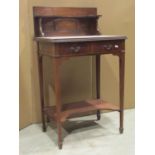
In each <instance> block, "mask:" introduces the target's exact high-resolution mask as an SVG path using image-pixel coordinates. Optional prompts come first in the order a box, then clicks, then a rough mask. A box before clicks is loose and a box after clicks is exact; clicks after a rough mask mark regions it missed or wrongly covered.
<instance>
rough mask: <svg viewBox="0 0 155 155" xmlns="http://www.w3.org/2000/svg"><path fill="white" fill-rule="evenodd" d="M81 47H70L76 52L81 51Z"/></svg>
mask: <svg viewBox="0 0 155 155" xmlns="http://www.w3.org/2000/svg"><path fill="white" fill-rule="evenodd" d="M80 49H81V47H80V46H76V47H73V46H72V47H70V50H71V51H73V52H75V53H78V52H79V51H80Z"/></svg>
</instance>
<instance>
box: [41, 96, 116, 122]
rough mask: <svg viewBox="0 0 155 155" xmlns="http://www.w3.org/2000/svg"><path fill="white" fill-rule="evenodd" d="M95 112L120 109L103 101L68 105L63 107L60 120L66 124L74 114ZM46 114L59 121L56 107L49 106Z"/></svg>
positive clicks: (88, 101) (45, 109)
mask: <svg viewBox="0 0 155 155" xmlns="http://www.w3.org/2000/svg"><path fill="white" fill-rule="evenodd" d="M95 110H113V111H119V107H118V106H116V105H114V104H111V103H108V102H106V101H103V100H101V99H96V100H85V101H81V102H75V103H68V104H64V105H63V106H62V111H61V114H60V120H61V122H64V121H65V120H66V119H67V118H69V117H71V116H72V115H74V114H80V113H85V112H90V111H95ZM44 112H45V114H46V115H47V116H48V117H49V118H50V119H54V120H57V117H58V115H57V113H56V106H47V107H45V108H44Z"/></svg>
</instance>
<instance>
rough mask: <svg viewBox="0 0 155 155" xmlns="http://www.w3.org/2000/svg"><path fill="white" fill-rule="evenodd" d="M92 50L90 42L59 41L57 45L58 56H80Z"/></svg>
mask: <svg viewBox="0 0 155 155" xmlns="http://www.w3.org/2000/svg"><path fill="white" fill-rule="evenodd" d="M89 52H90V44H89V43H59V44H57V45H56V55H57V56H76V55H77V56H79V55H86V54H88V53H89Z"/></svg>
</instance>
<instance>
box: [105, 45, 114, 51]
mask: <svg viewBox="0 0 155 155" xmlns="http://www.w3.org/2000/svg"><path fill="white" fill-rule="evenodd" d="M103 47H104V48H105V49H106V50H111V49H112V47H113V45H112V44H108V45H103Z"/></svg>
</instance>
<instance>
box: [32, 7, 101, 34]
mask: <svg viewBox="0 0 155 155" xmlns="http://www.w3.org/2000/svg"><path fill="white" fill-rule="evenodd" d="M33 12H34V29H35V36H66V35H95V34H99V32H98V31H97V20H98V18H99V17H100V16H99V15H97V9H96V8H49V7H34V8H33Z"/></svg>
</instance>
